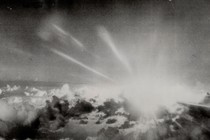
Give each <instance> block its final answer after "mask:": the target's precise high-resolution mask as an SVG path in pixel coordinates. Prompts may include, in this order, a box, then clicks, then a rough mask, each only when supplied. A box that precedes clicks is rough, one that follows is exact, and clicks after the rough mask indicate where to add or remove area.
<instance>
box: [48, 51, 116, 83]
mask: <svg viewBox="0 0 210 140" xmlns="http://www.w3.org/2000/svg"><path fill="white" fill-rule="evenodd" d="M50 50H51V51H52V52H53V53H55V54H57V55H59V56H61V57H62V58H64V59H66V60H69V61H71V62H73V63H75V64H77V65H79V66H81V67H83V68H85V69H86V70H88V71H90V72H92V73H94V74H96V75H98V76H100V77H102V78H105V79H107V80H109V81H112V82H114V80H113V79H112V78H110V77H108V76H107V75H105V74H103V73H101V72H99V71H97V70H95V69H93V68H91V67H89V66H87V65H85V64H84V63H82V62H80V61H78V60H76V59H75V58H73V57H71V56H69V55H66V54H65V53H63V52H60V51H58V50H56V49H52V48H51V49H50Z"/></svg>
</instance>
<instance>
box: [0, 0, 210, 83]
mask: <svg viewBox="0 0 210 140" xmlns="http://www.w3.org/2000/svg"><path fill="white" fill-rule="evenodd" d="M10 1H11V3H4V4H3V5H2V6H1V10H0V79H1V80H2V81H4V80H6V81H7V80H11V81H14V80H32V81H52V82H72V83H90V82H91V83H97V82H107V81H109V80H107V79H106V78H104V77H103V76H100V75H99V74H96V73H94V72H93V71H90V69H89V70H88V69H87V66H88V67H89V68H91V69H94V70H95V71H97V72H99V73H101V74H103V75H106V77H109V78H110V79H112V80H114V81H117V82H118V81H122V80H125V79H127V78H128V77H130V76H133V77H135V76H138V77H146V76H147V75H150V76H151V75H153V76H155V77H159V78H161V77H170V78H172V79H176V80H178V81H181V82H183V83H185V84H189V85H192V86H204V87H208V86H209V84H210V72H209V68H210V55H209V53H210V47H209V44H210V42H209V37H210V28H209V27H210V26H209V25H210V18H209V17H210V11H209V9H210V2H209V1H207V0H199V1H198V0H150V1H146V0H141V1H137V0H136V1H135V0H134V1H133V2H128V1H126V0H124V1H120V0H118V1H117V0H116V1H114V0H113V1H111V0H110V1H106V2H105V1H100V2H99V1H94V0H92V1H91V0H89V1H82V0H81V1H71V2H72V3H66V4H62V2H60V1H58V4H57V6H54V7H52V8H46V7H36V6H34V5H35V4H28V5H27V4H24V2H23V3H22V5H21V4H17V3H14V2H12V0H10ZM59 2H60V3H59ZM65 2H66V1H63V3H65ZM107 36H108V37H107ZM52 50H57V51H59V52H62V53H64V54H65V55H68V56H70V57H71V58H73V59H74V60H77V61H79V62H81V63H82V64H84V65H85V66H86V68H85V67H84V66H81V65H78V64H76V63H75V62H74V61H72V59H71V60H69V59H67V58H64V57H63V56H61V55H58V54H56V53H54V52H53V51H52Z"/></svg>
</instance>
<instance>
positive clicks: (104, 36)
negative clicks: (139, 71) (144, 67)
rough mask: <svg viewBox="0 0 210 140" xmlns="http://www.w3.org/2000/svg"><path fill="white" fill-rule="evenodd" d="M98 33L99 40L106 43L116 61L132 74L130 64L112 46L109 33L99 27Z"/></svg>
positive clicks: (113, 45)
mask: <svg viewBox="0 0 210 140" xmlns="http://www.w3.org/2000/svg"><path fill="white" fill-rule="evenodd" d="M98 32H99V36H100V37H101V39H102V40H103V41H104V42H105V43H107V45H108V47H110V49H111V50H112V52H113V53H114V54H115V56H116V57H117V59H118V60H119V61H120V62H121V63H122V64H123V65H124V66H125V68H126V69H127V70H128V72H129V73H132V69H131V66H130V64H129V63H128V61H127V59H126V58H125V57H124V56H123V55H122V54H121V53H120V51H119V50H118V49H117V47H116V45H115V44H114V42H113V40H112V38H111V36H110V34H109V32H108V31H107V30H106V29H105V28H104V27H100V28H99V31H98Z"/></svg>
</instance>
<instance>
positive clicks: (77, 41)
mask: <svg viewBox="0 0 210 140" xmlns="http://www.w3.org/2000/svg"><path fill="white" fill-rule="evenodd" d="M53 27H54V28H55V29H56V30H57V31H58V32H60V33H61V34H63V35H65V36H68V37H69V38H71V40H72V41H73V43H74V44H75V45H76V46H78V47H80V48H81V49H85V46H84V45H83V44H82V42H80V41H79V40H78V39H76V38H75V37H74V36H73V35H71V34H70V33H67V32H66V31H64V30H63V29H62V28H61V27H59V26H57V25H55V24H53Z"/></svg>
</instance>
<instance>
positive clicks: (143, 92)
mask: <svg viewBox="0 0 210 140" xmlns="http://www.w3.org/2000/svg"><path fill="white" fill-rule="evenodd" d="M171 79H173V78H169V77H155V76H149V75H147V76H141V77H140V76H139V77H138V76H137V77H136V78H133V79H130V80H126V82H125V83H124V84H122V86H123V88H124V96H125V97H126V98H127V99H128V100H129V101H131V104H132V105H133V106H134V107H135V108H137V109H138V110H139V111H140V112H142V113H144V114H145V115H154V113H155V112H157V111H158V109H159V107H161V106H163V107H166V108H167V109H168V110H169V111H172V112H173V111H175V110H174V107H177V106H175V105H177V102H179V101H182V102H195V103H196V102H199V101H201V99H203V98H204V96H205V94H199V93H197V91H196V90H195V89H192V88H190V87H188V86H186V85H184V84H183V83H178V82H177V81H172V80H171Z"/></svg>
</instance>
